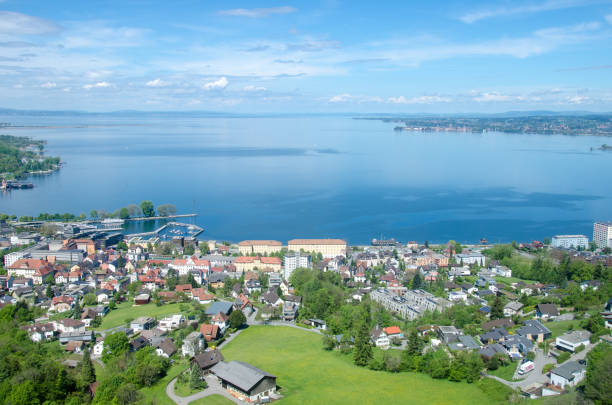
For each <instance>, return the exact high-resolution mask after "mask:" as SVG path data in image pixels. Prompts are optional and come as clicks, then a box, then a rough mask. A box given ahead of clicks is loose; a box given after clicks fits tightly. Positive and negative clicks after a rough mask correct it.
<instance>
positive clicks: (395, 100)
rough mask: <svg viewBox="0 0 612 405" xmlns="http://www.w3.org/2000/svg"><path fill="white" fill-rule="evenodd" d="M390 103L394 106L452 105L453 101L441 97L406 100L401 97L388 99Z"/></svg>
mask: <svg viewBox="0 0 612 405" xmlns="http://www.w3.org/2000/svg"><path fill="white" fill-rule="evenodd" d="M387 101H388V102H389V103H392V104H435V103H450V102H451V101H453V100H452V99H450V98H449V97H440V96H419V97H412V98H406V97H404V96H399V97H389V98H388V99H387Z"/></svg>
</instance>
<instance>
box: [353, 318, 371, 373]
mask: <svg viewBox="0 0 612 405" xmlns="http://www.w3.org/2000/svg"><path fill="white" fill-rule="evenodd" d="M372 358H373V354H372V346H371V345H370V331H369V330H368V325H367V324H366V323H365V322H363V321H362V322H361V325H360V326H359V329H358V331H357V337H356V339H355V347H354V349H353V360H354V361H355V364H356V365H358V366H361V367H365V366H367V365H368V363H369V362H370V360H372Z"/></svg>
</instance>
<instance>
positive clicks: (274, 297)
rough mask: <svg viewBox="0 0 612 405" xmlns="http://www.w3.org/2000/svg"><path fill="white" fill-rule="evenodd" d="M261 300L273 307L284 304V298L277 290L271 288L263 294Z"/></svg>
mask: <svg viewBox="0 0 612 405" xmlns="http://www.w3.org/2000/svg"><path fill="white" fill-rule="evenodd" d="M261 301H262V302H263V303H264V304H267V305H271V306H273V307H279V306H281V305H282V304H283V300H282V299H281V298H280V297H279V296H278V294H276V291H271V290H268V291H267V292H266V293H264V294H263V295H262V296H261Z"/></svg>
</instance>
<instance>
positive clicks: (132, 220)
mask: <svg viewBox="0 0 612 405" xmlns="http://www.w3.org/2000/svg"><path fill="white" fill-rule="evenodd" d="M197 215H198V214H176V215H166V216H164V217H161V216H157V217H136V218H126V219H124V221H126V222H138V221H156V220H160V219H170V218H189V217H195V216H197Z"/></svg>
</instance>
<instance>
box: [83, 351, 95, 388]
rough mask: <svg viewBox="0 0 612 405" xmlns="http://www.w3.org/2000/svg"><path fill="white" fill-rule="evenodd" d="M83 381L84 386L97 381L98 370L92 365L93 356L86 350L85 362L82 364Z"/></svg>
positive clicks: (84, 353)
mask: <svg viewBox="0 0 612 405" xmlns="http://www.w3.org/2000/svg"><path fill="white" fill-rule="evenodd" d="M80 374H81V381H82V382H83V383H84V384H91V383H92V382H94V381H96V370H95V369H94V366H93V364H92V363H91V355H90V353H89V349H87V348H85V351H84V352H83V361H82V362H81V373H80Z"/></svg>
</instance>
